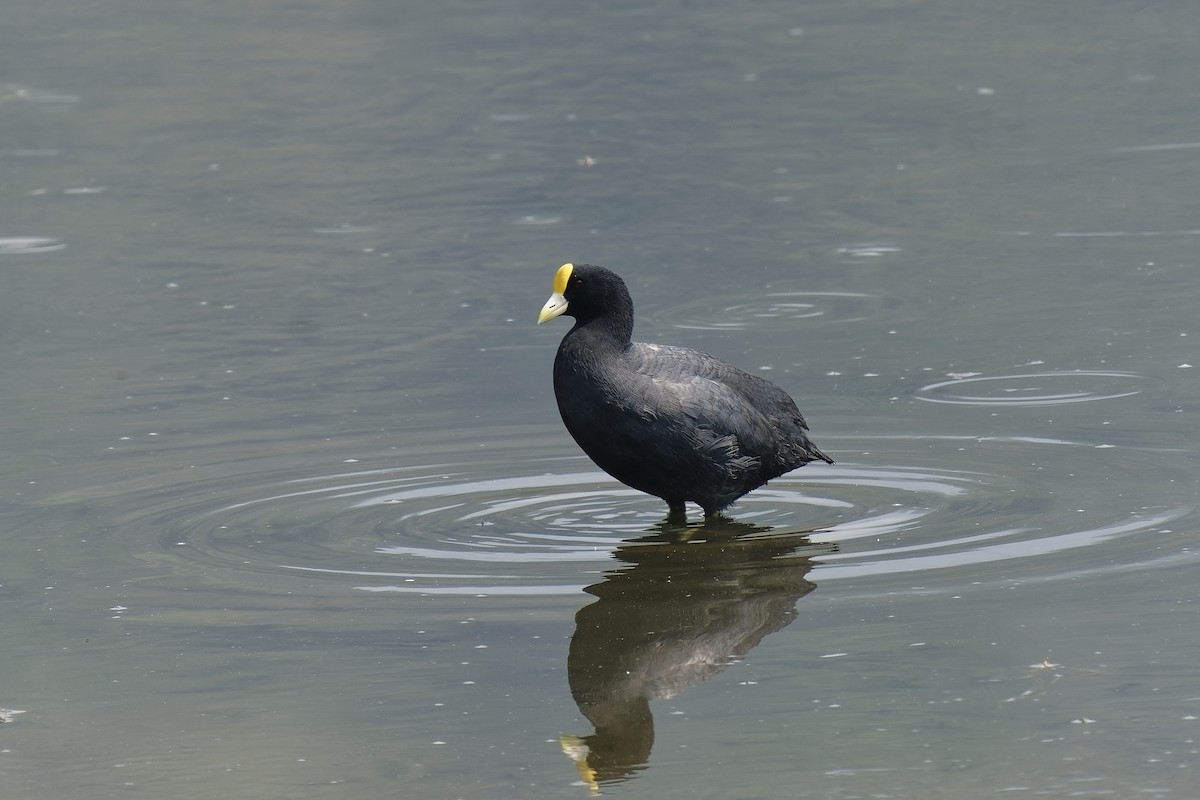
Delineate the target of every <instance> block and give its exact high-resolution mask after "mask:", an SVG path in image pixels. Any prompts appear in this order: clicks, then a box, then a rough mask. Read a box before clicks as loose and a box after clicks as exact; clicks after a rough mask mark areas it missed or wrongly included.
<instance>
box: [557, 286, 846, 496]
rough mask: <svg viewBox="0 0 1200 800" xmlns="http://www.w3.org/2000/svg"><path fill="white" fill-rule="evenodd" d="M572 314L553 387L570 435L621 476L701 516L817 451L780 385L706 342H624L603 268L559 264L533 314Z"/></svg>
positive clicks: (618, 307)
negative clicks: (697, 345) (695, 508)
mask: <svg viewBox="0 0 1200 800" xmlns="http://www.w3.org/2000/svg"><path fill="white" fill-rule="evenodd" d="M560 314H566V315H568V316H572V317H574V318H575V326H574V327H573V328H571V330H570V331H568V332H567V335H566V336H564V337H563V340H562V343H561V344H560V345H559V346H558V354H557V355H556V356H555V357H554V396H555V397H556V398H557V399H558V411H559V413H560V414H562V418H563V422H564V423H565V424H566V426H567V430H568V431H569V432H570V433H571V436H573V437H574V438H575V441H576V442H578V444H579V446H580V447H582V448H583V452H585V453H587V454H588V456H589V457H590V458H591V459H592V460H593V461H595V462H596V465H597V466H599V467H600V468H601V469H602V470H604V471H605V472H607V473H608V474H609V475H612V476H613V477H614V478H616V479H617V480H619V481H620V482H621V483H624V484H626V485H627V486H632V487H633V488H634V489H637V490H639V491H642V492H646V493H647V494H652V495H654V496H655V497H661V498H662V499H663V500H665V501H667V507H668V512H669V514H668V516H669V518H672V519H681V518H683V519H686V515H685V512H684V502H685V501H688V500H690V501H692V502H694V503H697V504H698V505H699V506H700V507H701V508H702V509H704V514H705V516H706V517H712V516H715V515H716V514H718V512H720V511H721V510H722V509H723V508H725V507H726V506H728V505H729V504H730V503H732V502H733V501H735V500H737V499H738V498H739V497H741V496H742V495H744V494H746V493H747V492H749V491H752V490H754V489H757V488H758V487H760V486H762V485H764V484H765V483H766V482H767V481H769V480H771V479H772V478H777V477H779V476H780V475H782V474H784V473H785V472H789V471H791V470H793V469H796V468H797V467H801V466H803V465H805V464H807V463H808V462H810V461H816V460H818V459H820V460H821V461H824V462H826V463H828V464H832V463H833V460H832V459H831V458H830V457H829V456H827V455H825V454H824V453H822V452H821V451H820V450H819V449H818V448H817V446H816V445H814V444H813V443H812V442H810V441H809V440H808V435H807V431H808V425H807V424H806V423H805V421H804V417H803V416H802V415H801V414H800V411H799V409H797V408H796V404H795V403H794V402H793V401H792V398H791V397H789V396H788V394H787V392H785V391H783V390H782V389H780V388H779V387H778V386H776V385H775V384H773V383H771V382H770V381H767V380H764V379H762V378H759V377H757V376H755V375H750V374H749V373H746V372H743V371H742V370H740V369H738V368H737V367H734V366H731V365H729V364H726V363H725V362H724V361H721V360H719V359H717V358H714V357H713V356H710V355H709V354H707V353H701V352H699V351H697V350H689V349H687V348H684V347H671V346H669V345H661V344H647V343H644V342H634V341H631V339H630V337H631V336H632V334H633V300H632V299H630V297H629V290H628V289H627V288H626V287H625V282H624V281H623V280H621V278H620V277H619V276H618V275H617V274H616V273H614V272H612V271H611V270H607V269H605V268H604V267H597V266H592V265H590V264H578V265H575V264H563V265H562V266H561V267H559V269H558V272H556V273H555V275H554V291H553V294H551V295H550V299H549V300H547V301H546V305H544V306H543V307H542V311H541V313H540V314H538V323H539V324H540V323H543V322H546V321H547V320H551V319H554V318H555V317H557V316H559V315H560Z"/></svg>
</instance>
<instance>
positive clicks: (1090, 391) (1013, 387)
mask: <svg viewBox="0 0 1200 800" xmlns="http://www.w3.org/2000/svg"><path fill="white" fill-rule="evenodd" d="M1145 382H1146V379H1145V378H1143V377H1142V376H1140V375H1137V374H1136V373H1133V372H1109V371H1102V370H1069V371H1062V372H1029V373H1023V374H1020V375H990V376H970V377H964V378H956V379H952V380H948V381H939V382H938V383H931V384H929V385H927V386H922V387H921V388H920V389H918V390H917V391H916V397H917V399H918V400H924V401H925V402H927V403H950V404H954V405H968V406H1056V405H1064V404H1067V403H1086V402H1090V401H1094V400H1113V399H1116V398H1118V397H1129V396H1130V395H1135V394H1138V393H1139V392H1141V391H1142V388H1141V386H1139V384H1141V385H1144V384H1145Z"/></svg>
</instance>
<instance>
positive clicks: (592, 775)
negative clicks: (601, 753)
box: [558, 733, 600, 797]
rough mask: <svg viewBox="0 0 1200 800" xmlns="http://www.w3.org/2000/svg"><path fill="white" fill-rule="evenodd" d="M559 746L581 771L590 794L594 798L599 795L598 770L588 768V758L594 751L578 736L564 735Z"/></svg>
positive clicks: (580, 775) (560, 738)
mask: <svg viewBox="0 0 1200 800" xmlns="http://www.w3.org/2000/svg"><path fill="white" fill-rule="evenodd" d="M558 746H559V747H561V748H562V751H563V752H564V753H566V755H567V758H569V759H571V760H572V761H574V762H575V769H577V770H579V777H580V778H582V779H583V782H584V783H586V784H587V787H588V794H590V795H592V796H593V797H595V796H597V795H599V794H600V784H599V783H597V782H596V770H594V769H592V768H591V767H589V766H588V761H587V760H588V756H589V755H591V752H592V751H591V748H589V747H588V746H587V743H585V742H584V741H583V739H581V738H580V737H578V736H572V735H571V734H569V733H564V734H563V735H562V736H559V737H558Z"/></svg>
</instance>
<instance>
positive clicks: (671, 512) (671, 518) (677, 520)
mask: <svg viewBox="0 0 1200 800" xmlns="http://www.w3.org/2000/svg"><path fill="white" fill-rule="evenodd" d="M667 522H669V523H670V524H672V525H686V524H687V510H686V509H685V508H684V505H683V501H682V500H668V501H667Z"/></svg>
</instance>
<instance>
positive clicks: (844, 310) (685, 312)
mask: <svg viewBox="0 0 1200 800" xmlns="http://www.w3.org/2000/svg"><path fill="white" fill-rule="evenodd" d="M883 305H884V302H883V298H881V297H879V296H878V295H872V294H863V293H861V292H804V291H774V292H766V293H764V294H761V295H755V296H753V297H751V298H747V300H746V302H741V303H733V304H730V305H725V306H713V305H711V304H709V303H708V302H706V301H698V302H696V303H692V304H682V305H677V306H673V307H671V308H670V309H669V310H665V311H661V312H658V313H654V314H651V315H650V317H651V318H652V319H654V320H655V321H656V322H658V323H659V324H661V325H666V326H670V327H675V328H683V329H688V330H713V331H718V330H719V331H723V330H740V329H744V328H751V327H753V328H763V327H770V326H771V325H791V324H793V323H794V322H795V321H796V320H801V319H810V318H814V317H821V318H824V319H825V320H827V321H829V322H859V321H862V320H864V319H871V318H875V317H877V316H878V315H879V313H880V311H881V309H882V308H883Z"/></svg>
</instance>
